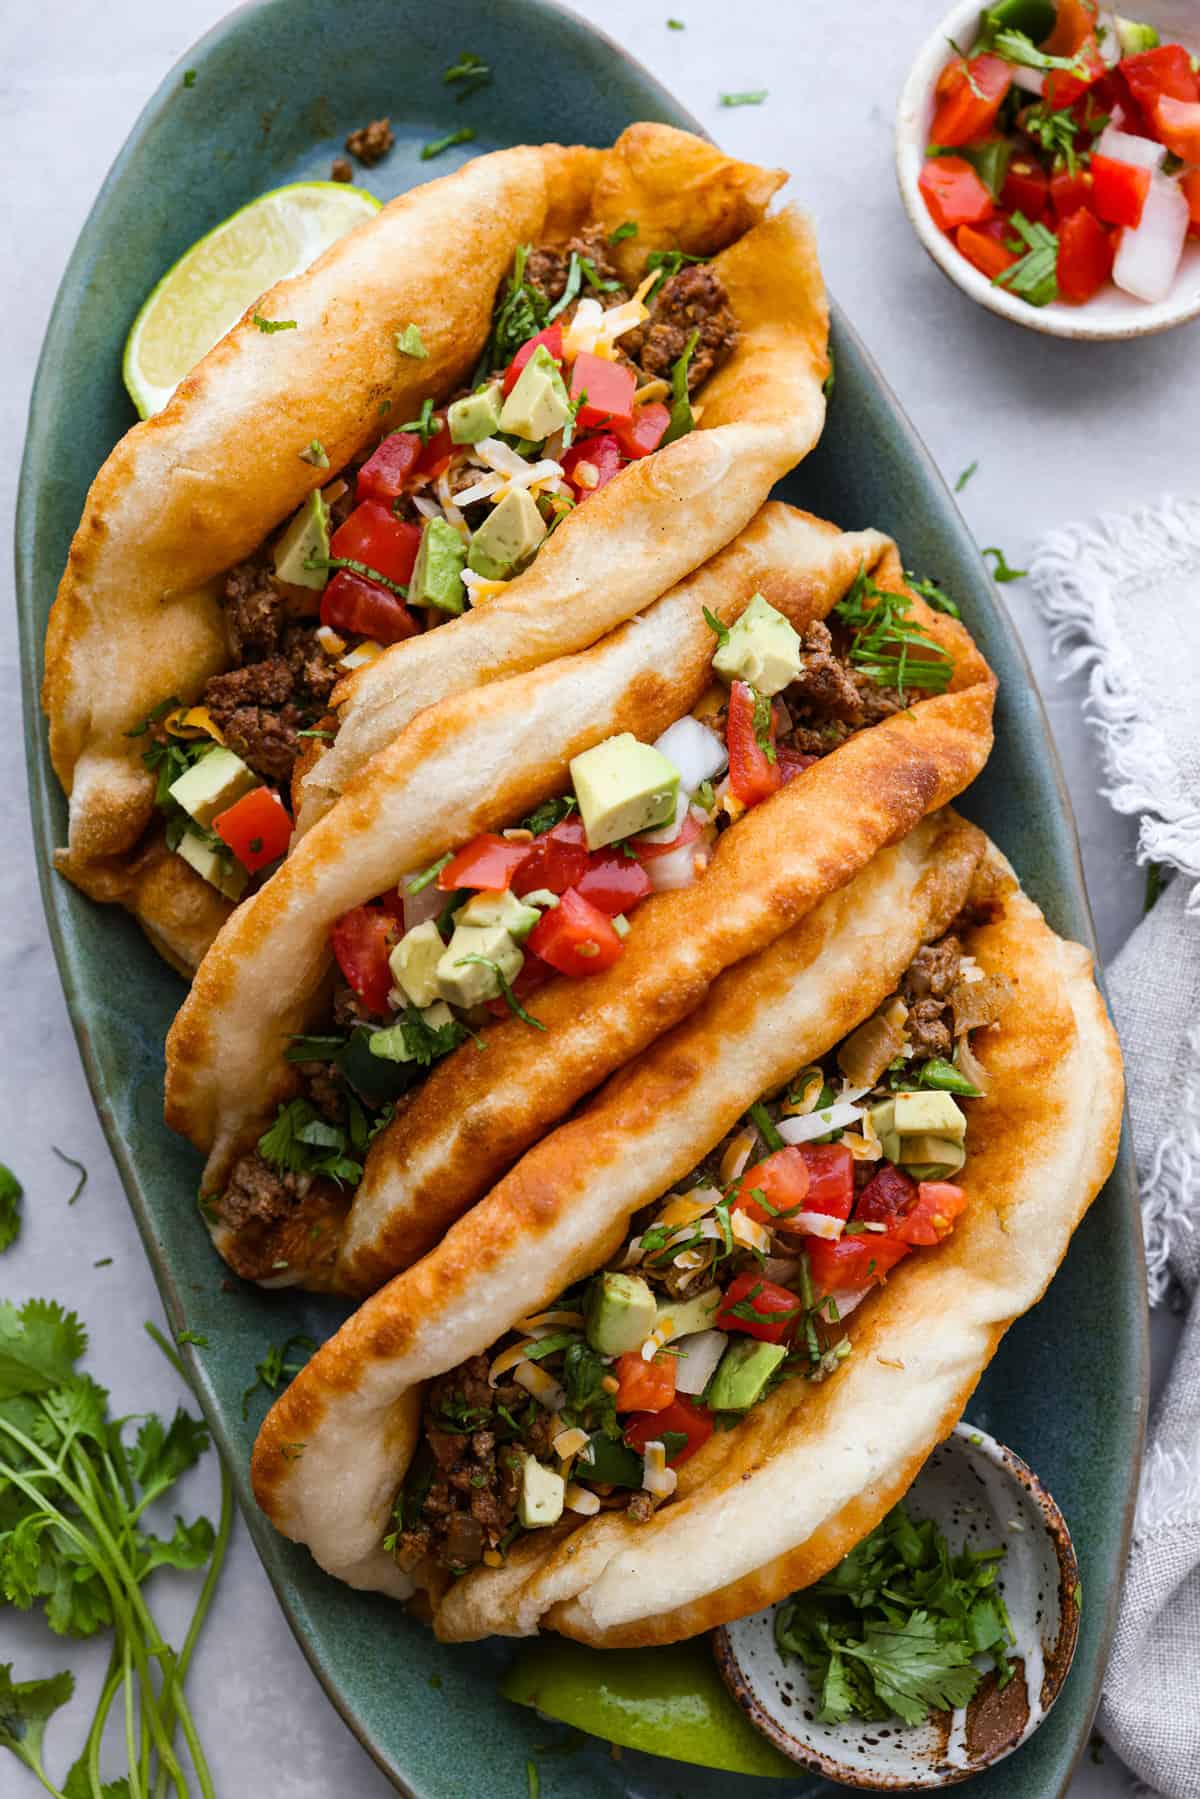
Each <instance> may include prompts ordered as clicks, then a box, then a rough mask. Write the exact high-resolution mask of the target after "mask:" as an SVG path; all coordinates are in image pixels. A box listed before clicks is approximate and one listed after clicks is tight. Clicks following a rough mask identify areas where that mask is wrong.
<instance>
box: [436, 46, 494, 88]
mask: <svg viewBox="0 0 1200 1799" xmlns="http://www.w3.org/2000/svg"><path fill="white" fill-rule="evenodd" d="M491 79H492V71H491V69H490V68H489V67H488V65H487V63H486V62H485V61H484V60H483V57H482V56H476V55H475V52H474V51H473V50H464V51H463V53H462V55H461V56H460V57H459V59H458V61H457V62H452V63H451V64H450V67H449V68H448V69H446V70H444V71H443V73H442V80H443V81H444V82H445V83H446V85H447V86H448V87H457V88H458V90H459V91H458V93H457V94H456V95H455V96H454V97H455V99H456V100H466V99H468V98H469V96H470V95H471V94H476V93H478V92H479V89H480V88H481V87H487V86H488V84H489V82H490V81H491Z"/></svg>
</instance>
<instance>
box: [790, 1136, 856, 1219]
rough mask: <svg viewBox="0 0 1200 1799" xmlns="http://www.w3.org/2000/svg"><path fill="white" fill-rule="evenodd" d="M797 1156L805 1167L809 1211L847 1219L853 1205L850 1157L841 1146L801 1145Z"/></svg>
mask: <svg viewBox="0 0 1200 1799" xmlns="http://www.w3.org/2000/svg"><path fill="white" fill-rule="evenodd" d="M800 1153H801V1155H802V1156H803V1157H804V1160H805V1162H806V1163H807V1164H808V1199H807V1201H806V1202H805V1203H806V1207H807V1210H808V1211H810V1212H829V1213H831V1214H832V1215H833V1216H834V1217H835V1218H849V1216H850V1207H851V1205H852V1204H853V1202H854V1157H853V1156H852V1155H851V1154H850V1151H849V1150H848V1149H847V1148H846V1145H845V1144H844V1143H802V1144H801V1145H800Z"/></svg>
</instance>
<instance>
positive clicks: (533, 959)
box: [487, 943, 554, 1018]
mask: <svg viewBox="0 0 1200 1799" xmlns="http://www.w3.org/2000/svg"><path fill="white" fill-rule="evenodd" d="M523 947H524V950H525V960H524V961H523V962H522V964H521V966H520V968H519V969H518V970H517V972H516V974H515V975H514V976H513V978H512V980H511V981H510V982H509V984H508V985H509V991H510V993H512V994H513V996H514V997H515V998H516V999H522V1000H523V999H528V998H529V996H530V994H531V993H536V992H537V990H538V988H539V987H544V986H545V984H546V982H547V981H548V980H549V979H550V977H551V976H552V975H553V973H554V970H553V969H552V968H549V967H547V965H546V963H545V962H543V961H542V959H541V957H540V956H535V955H534V954H533V953H532V951H531V950H530V948H529V945H528V944H527V943H526V944H525V945H524V946H523ZM487 1009H488V1011H489V1012H490V1013H491V1014H492V1017H493V1018H507V1017H508V1015H509V1013H510V1012H511V1010H512V1007H511V1006H510V1005H509V1003H508V1001H507V1000H506V999H505V998H504V996H503V995H501V996H500V997H499V998H498V999H490V1000H488V1002H487Z"/></svg>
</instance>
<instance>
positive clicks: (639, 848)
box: [629, 812, 704, 862]
mask: <svg viewBox="0 0 1200 1799" xmlns="http://www.w3.org/2000/svg"><path fill="white" fill-rule="evenodd" d="M703 829H704V826H703V825H702V824H701V823H700V822H699V820H698V819H695V818H693V817H692V815H691V813H690V812H685V813H684V815H683V823H682V824H681V825H680V827H679V829H678V831H677V832H676V833H675V835H674V837H672V838H671V840H670V842H669V843H650V842H648V841H647V839H646V838H645V837H631V838H630V839H629V847H630V849H631V850H634V851H635V852H636V854H637V859H638V861H639V862H655V861H657V859H658V857H659V856H671V855H674V853H675V851H676V850H681V849H685V848H686V847H687V845H688V844H689V843H695V841H696V839H697V837H699V835H700V833H701V831H702V830H703Z"/></svg>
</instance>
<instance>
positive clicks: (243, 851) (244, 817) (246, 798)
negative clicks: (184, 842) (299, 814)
mask: <svg viewBox="0 0 1200 1799" xmlns="http://www.w3.org/2000/svg"><path fill="white" fill-rule="evenodd" d="M213 830H214V831H215V832H216V833H217V836H218V837H220V838H221V840H222V841H223V842H224V843H227V844H228V845H229V847H230V849H231V850H232V851H233V853H234V855H235V856H236V857H237V859H238V861H239V862H240V863H241V865H242V867H243V868H248V869H249V870H250V873H251V874H257V873H258V871H259V869H260V868H265V867H266V866H267V864H268V862H275V861H277V860H278V859H279V857H280V856H282V855H285V854H286V853H287V846H288V844H289V843H290V842H291V839H292V821H291V817H290V815H289V813H288V810H287V807H286V806H285V805H284V803H283V801H282V800H281V799H280V797H279V795H278V794H277V793H273V792H272V791H271V789H270V788H269V787H256V788H254V790H253V791H252V792H251V793H245V794H243V795H242V797H241V799H240V800H237V801H236V802H235V803H234V804H233V805H232V806H229V807H227V808H226V810H225V811H224V812H219V813H218V814H217V816H216V817H215V818H214V819H213Z"/></svg>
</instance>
